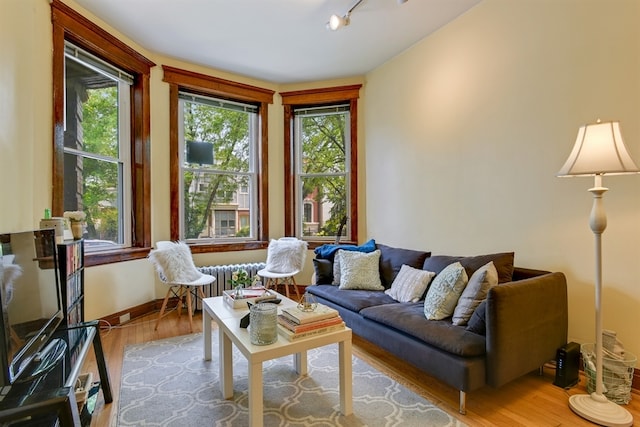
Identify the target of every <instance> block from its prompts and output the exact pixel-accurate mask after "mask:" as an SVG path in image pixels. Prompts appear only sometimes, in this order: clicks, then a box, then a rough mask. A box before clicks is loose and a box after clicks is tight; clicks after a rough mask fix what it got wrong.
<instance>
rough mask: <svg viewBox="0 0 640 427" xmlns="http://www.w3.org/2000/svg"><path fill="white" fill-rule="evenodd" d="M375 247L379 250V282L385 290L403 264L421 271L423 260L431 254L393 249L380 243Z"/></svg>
mask: <svg viewBox="0 0 640 427" xmlns="http://www.w3.org/2000/svg"><path fill="white" fill-rule="evenodd" d="M376 246H377V248H378V249H379V250H380V280H381V281H382V286H384V288H385V289H389V288H390V287H391V284H392V283H393V281H394V280H395V278H396V276H397V275H398V273H399V272H400V269H401V268H402V265H403V264H405V265H408V266H409V267H413V268H418V269H422V265H423V264H424V261H425V259H427V258H428V257H429V255H431V252H425V251H416V250H413V249H401V248H393V247H391V246H387V245H382V244H380V243H378V244H376ZM430 271H433V270H430Z"/></svg>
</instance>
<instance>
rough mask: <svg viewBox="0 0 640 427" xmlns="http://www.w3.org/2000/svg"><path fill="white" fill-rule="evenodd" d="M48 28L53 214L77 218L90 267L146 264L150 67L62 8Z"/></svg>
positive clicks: (56, 6)
mask: <svg viewBox="0 0 640 427" xmlns="http://www.w3.org/2000/svg"><path fill="white" fill-rule="evenodd" d="M51 13H52V22H53V105H54V108H53V110H54V171H53V172H54V173H53V198H52V208H53V214H54V215H56V216H62V213H63V212H64V211H69V210H82V211H84V212H85V213H86V214H87V230H86V232H85V238H86V250H87V257H86V263H87V265H96V264H104V263H110V262H117V261H123V260H129V259H135V258H143V257H145V256H146V254H147V252H148V249H149V247H150V246H151V233H150V224H151V221H150V219H151V217H150V212H149V204H150V203H149V202H150V197H149V185H150V182H149V181H150V179H149V178H150V169H149V166H150V165H149V161H148V159H149V128H150V120H149V104H150V100H149V75H150V68H151V67H152V66H154V65H155V64H153V63H152V62H151V61H149V60H148V59H146V58H144V57H143V56H141V55H140V54H138V53H137V52H135V51H133V50H132V49H131V48H130V47H128V46H127V45H125V44H124V43H122V42H121V41H120V40H118V39H116V38H115V37H113V36H111V35H110V34H108V33H107V32H105V31H104V30H102V29H101V28H99V27H97V26H96V25H94V24H93V23H92V22H90V21H88V20H87V19H86V18H84V17H83V16H81V15H80V14H78V13H77V12H75V11H74V10H72V9H71V8H69V7H68V6H66V5H64V4H63V3H62V2H60V1H59V0H53V1H52V3H51Z"/></svg>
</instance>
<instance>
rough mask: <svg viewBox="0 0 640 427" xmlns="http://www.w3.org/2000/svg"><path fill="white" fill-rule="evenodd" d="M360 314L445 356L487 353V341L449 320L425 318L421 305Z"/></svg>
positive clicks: (382, 307) (371, 309)
mask: <svg viewBox="0 0 640 427" xmlns="http://www.w3.org/2000/svg"><path fill="white" fill-rule="evenodd" d="M360 314H361V315H362V316H363V317H365V318H367V319H370V320H374V321H376V322H378V323H382V324H384V325H386V326H389V327H392V328H394V329H397V330H399V331H402V332H404V333H405V334H407V335H411V336H412V337H415V338H417V339H419V340H422V341H424V342H426V343H427V344H430V345H432V346H433V347H436V348H439V349H441V350H443V351H446V352H448V353H452V354H455V355H458V356H462V357H473V356H482V355H484V354H485V353H486V350H485V345H486V341H485V337H483V336H482V335H478V334H474V333H472V332H469V331H467V330H466V329H465V328H464V327H462V326H454V325H453V324H452V323H451V319H444V320H427V319H425V317H424V305H423V302H417V303H396V304H385V305H379V306H375V307H368V308H363V309H362V310H360Z"/></svg>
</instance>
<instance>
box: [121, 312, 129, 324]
mask: <svg viewBox="0 0 640 427" xmlns="http://www.w3.org/2000/svg"><path fill="white" fill-rule="evenodd" d="M129 320H131V314H129V313H126V314H123V315H122V316H120V323H125V322H128V321H129Z"/></svg>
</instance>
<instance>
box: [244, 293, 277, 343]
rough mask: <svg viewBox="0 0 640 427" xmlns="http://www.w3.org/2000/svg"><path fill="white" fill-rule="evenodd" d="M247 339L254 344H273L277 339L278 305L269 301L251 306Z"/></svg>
mask: <svg viewBox="0 0 640 427" xmlns="http://www.w3.org/2000/svg"><path fill="white" fill-rule="evenodd" d="M249 339H250V340H251V344H254V345H268V344H273V343H274V342H276V341H277V340H278V307H277V306H276V305H275V304H271V303H258V304H254V305H252V306H251V309H250V314H249Z"/></svg>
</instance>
